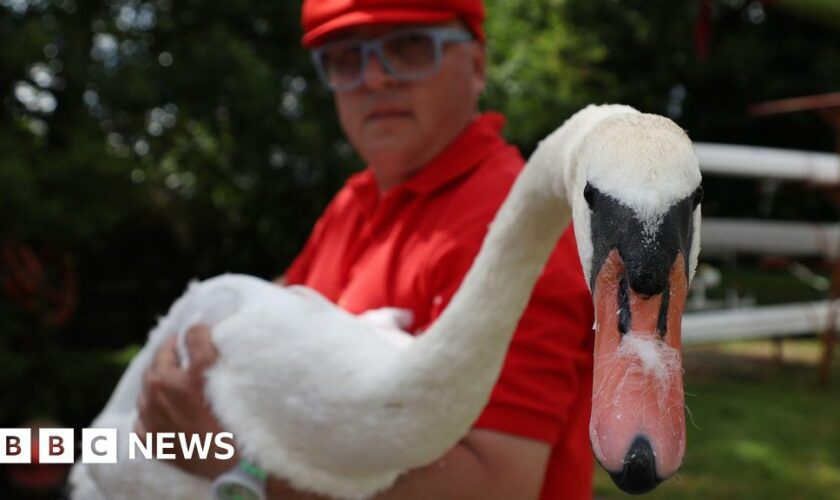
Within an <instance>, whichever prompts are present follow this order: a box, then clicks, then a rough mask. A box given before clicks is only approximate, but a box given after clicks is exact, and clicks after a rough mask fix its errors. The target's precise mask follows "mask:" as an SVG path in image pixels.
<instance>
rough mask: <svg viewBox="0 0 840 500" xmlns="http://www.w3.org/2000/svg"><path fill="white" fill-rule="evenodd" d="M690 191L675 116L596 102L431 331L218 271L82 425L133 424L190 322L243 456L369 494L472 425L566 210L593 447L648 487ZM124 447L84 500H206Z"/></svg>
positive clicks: (95, 474)
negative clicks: (169, 345) (586, 346)
mask: <svg viewBox="0 0 840 500" xmlns="http://www.w3.org/2000/svg"><path fill="white" fill-rule="evenodd" d="M699 184H700V173H699V169H698V165H697V159H696V157H695V155H694V152H693V149H692V146H691V143H690V141H689V140H688V138H687V137H686V135H685V133H684V132H683V131H682V130H681V129H680V128H679V127H677V126H676V125H675V124H674V123H673V122H671V121H670V120H667V119H665V118H662V117H659V116H655V115H647V114H641V113H639V112H637V111H636V110H634V109H632V108H630V107H627V106H616V105H612V106H589V107H587V108H586V109H584V110H582V111H580V112H578V113H577V114H575V115H574V116H573V117H572V118H570V119H569V120H568V121H567V122H566V123H565V124H564V125H563V126H562V127H560V128H559V129H558V130H557V131H555V132H554V133H553V134H551V135H550V136H549V137H548V138H547V139H545V140H544V141H542V142H541V143H540V146H539V148H538V149H537V151H536V152H535V153H534V154H533V156H532V157H531V159H530V160H529V162H528V164H527V165H526V167H525V169H524V170H523V171H522V173H521V174H520V176H519V177H518V178H517V180H516V182H515V184H514V187H513V189H512V190H511V193H510V195H509V197H508V199H507V200H506V201H505V202H504V204H503V206H502V208H501V209H500V210H499V212H498V214H497V216H496V218H495V220H494V221H493V223H492V225H491V227H490V230H489V232H488V235H487V237H486V239H485V241H484V244H483V246H482V248H481V251H480V252H479V254H478V256H477V258H476V260H475V262H474V264H473V266H472V268H471V269H470V271H469V272H468V274H467V276H466V278H465V279H464V281H463V285H462V287H461V289H460V290H459V291H458V292H457V293H456V295H455V296H454V298H453V299H452V301H451V303H450V305H449V307H448V308H447V309H446V311H445V312H444V313H443V315H442V316H441V317H440V318H439V319H438V320H437V321H436V322H435V323H434V325H433V326H432V327H431V328H430V329H429V330H428V331H427V332H426V333H425V334H423V335H421V336H419V337H416V338H415V337H411V336H409V335H407V334H405V333H402V332H400V331H399V330H398V329H397V328H396V327H393V328H387V327H386V328H383V327H381V326H378V327H377V326H373V325H372V322H371V321H369V320H365V319H360V318H359V317H356V316H353V315H351V314H349V313H347V312H345V311H343V310H341V309H340V308H338V307H337V306H335V305H334V304H332V303H330V302H329V301H328V300H326V299H324V298H323V297H321V296H320V295H318V294H317V293H314V292H312V291H306V292H303V291H301V290H300V289H297V290H296V289H288V288H281V287H278V286H275V285H272V284H270V283H268V282H265V281H262V280H258V279H256V278H252V277H247V276H239V275H226V276H221V277H217V278H213V279H210V280H207V281H204V282H202V283H200V284H194V285H192V286H191V287H190V288H189V290H188V291H187V293H186V294H185V295H184V296H183V297H182V298H181V299H179V300H178V301H177V302H176V303H175V304H174V306H173V307H172V309H171V310H170V312H169V314H168V315H167V316H166V317H165V318H164V319H163V320H162V321H161V322H160V324H159V325H158V326H157V327H156V328H155V330H154V331H153V332H152V333H151V335H150V338H149V342H148V344H147V346H146V347H145V348H144V349H143V350H142V351H141V352H140V354H139V355H138V356H137V357H136V358H135V360H134V361H133V362H132V363H131V365H130V367H129V368H128V370H127V371H126V373H125V375H124V376H123V378H122V379H121V381H120V383H119V385H118V387H117V389H116V390H115V392H114V394H113V395H112V397H111V399H110V401H109V402H108V404H107V405H106V407H105V409H104V410H103V412H102V413H101V414H100V416H99V417H98V418H97V419H96V421H95V422H94V424H93V426H94V427H117V428H119V429H120V435H121V436H124V434H125V433H126V432H128V431H130V430H131V429H133V426H134V422H135V419H136V410H135V405H136V399H137V396H138V394H139V393H140V390H141V383H142V374H143V372H144V371H145V369H146V367H147V366H148V365H149V361H150V360H151V357H152V355H153V353H154V351H155V350H156V348H157V346H159V345H160V344H161V343H162V342H163V341H164V339H165V338H166V337H167V336H168V335H171V334H172V332H175V331H183V330H184V329H186V328H187V327H188V326H189V325H190V324H192V323H194V322H198V321H202V322H205V323H209V324H210V325H212V326H213V338H214V341H215V343H216V345H217V347H218V350H219V352H220V358H219V360H218V362H217V363H216V364H215V365H214V366H213V367H212V368H211V369H210V370H209V371H208V382H207V389H206V390H207V396H208V399H209V400H210V401H211V405H212V407H213V410H214V411H215V413H216V414H217V415H218V417H219V419H220V421H221V423H222V424H223V426H224V427H225V428H226V429H228V430H230V431H231V432H232V433H233V434H234V436H236V440H237V444H238V446H239V447H240V449H241V450H242V452H243V455H245V456H246V457H248V458H249V459H250V460H252V461H254V462H255V463H256V464H258V465H259V466H261V467H263V468H265V469H266V470H268V471H270V472H271V473H272V474H274V475H276V476H279V477H283V478H285V479H287V480H288V481H290V483H291V484H292V485H293V486H295V487H297V488H300V489H303V490H309V491H314V492H317V493H321V494H326V495H330V496H334V497H341V498H366V497H369V496H371V495H373V494H375V493H376V492H378V491H381V490H383V489H385V488H387V487H389V486H390V485H392V484H393V483H394V481H395V480H396V478H397V477H398V476H399V475H400V474H401V473H403V472H404V471H406V470H409V469H412V468H416V467H419V466H423V465H425V464H428V463H430V462H432V461H434V460H435V459H437V458H438V457H440V456H442V455H443V454H444V453H445V452H446V451H447V450H448V449H450V448H451V447H452V446H453V445H454V444H455V443H456V442H457V441H458V440H459V439H460V438H461V437H463V436H464V435H465V434H466V433H467V432H468V430H469V428H470V426H471V425H472V423H473V422H474V420H475V419H476V418H477V417H478V415H479V413H480V412H481V410H482V409H483V407H484V406H485V404H486V403H487V400H488V398H489V394H490V391H491V389H492V387H493V385H494V383H495V381H496V378H497V376H498V374H499V371H500V368H501V366H502V361H503V359H504V356H505V352H506V347H507V345H508V342H509V341H510V338H511V336H512V333H513V331H514V329H515V327H516V325H517V322H518V319H519V317H520V315H521V313H522V312H523V310H524V308H525V306H526V304H527V302H528V299H529V296H530V293H531V289H532V287H533V285H534V283H535V282H536V280H537V278H538V276H539V275H540V273H541V270H542V268H543V265H544V264H545V262H546V260H547V258H548V256H549V254H550V252H551V250H552V249H553V248H554V246H555V244H556V242H557V240H558V238H559V236H560V235H561V234H562V232H563V231H564V229H565V228H566V227H567V226H568V224H569V222H570V218H571V217H572V214H573V216H574V222H575V231H576V236H577V241H578V246H579V251H580V257H581V261H582V263H583V267H584V271H585V273H586V279H587V282H588V283H589V284H590V286H591V287H592V288H593V297H594V302H595V307H596V318H597V323H596V330H597V333H596V335H597V340H596V344H597V347H596V352H595V357H596V367H595V395H594V398H593V416H592V427H591V433H590V434H591V438H592V444H593V449H594V450H595V453H596V456H597V458H598V459H599V460H600V461H601V463H602V465H604V466H605V467H606V468H607V470H608V471H610V472H611V473H613V475H614V479H615V480H616V482H617V483H618V484H619V485H620V486H622V487H623V488H625V489H627V490H629V491H643V490H645V489H649V488H652V487H653V486H655V484H656V483H657V482H658V481H659V480H661V478H664V477H667V476H669V475H670V474H672V473H673V472H674V471H675V470H676V469H677V467H679V465H680V463H681V460H682V455H683V451H684V446H685V439H684V436H685V430H684V427H685V424H684V416H683V406H682V405H683V400H682V376H681V370H680V365H679V352H678V351H676V350H675V349H679V344H680V340H679V336H680V335H679V325H680V317H681V314H682V307H683V304H684V302H685V297H686V294H687V286H688V282H689V280H690V277H691V275H692V274H693V272H694V268H695V266H696V262H697V254H698V251H699V223H700V209H699V199H698V196H697V192H698V190H699ZM380 323H381V322H380ZM669 346H670V347H669ZM124 448H125V446H123V449H122V450H121V451H120V453H121V455H122V456H121V460H120V463H119V464H117V465H92V464H89V465H81V464H78V465H76V467H75V468H74V471H73V473H72V476H71V482H72V484H73V486H74V488H75V490H74V495H75V497H76V498H85V499H88V498H96V495H97V492H99V493H101V494H102V495H103V496H105V497H107V498H190V499H192V498H206V497H207V495H208V483H207V482H206V481H204V480H201V479H198V478H194V477H191V476H188V475H187V474H184V473H182V472H180V471H178V470H176V469H175V468H173V467H170V466H168V465H165V464H163V463H161V462H155V461H150V460H128V459H127V457H125V450H124Z"/></svg>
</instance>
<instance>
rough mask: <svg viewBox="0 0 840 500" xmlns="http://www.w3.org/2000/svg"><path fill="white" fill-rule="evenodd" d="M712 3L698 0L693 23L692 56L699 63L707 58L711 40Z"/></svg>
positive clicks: (706, 0)
mask: <svg viewBox="0 0 840 500" xmlns="http://www.w3.org/2000/svg"><path fill="white" fill-rule="evenodd" d="M713 1H714V0H700V8H699V10H698V11H697V21H696V22H695V23H694V54H695V55H696V56H697V59H699V60H701V61H705V60H706V59H708V58H709V42H710V41H711V39H712V9H713V6H712V2H713Z"/></svg>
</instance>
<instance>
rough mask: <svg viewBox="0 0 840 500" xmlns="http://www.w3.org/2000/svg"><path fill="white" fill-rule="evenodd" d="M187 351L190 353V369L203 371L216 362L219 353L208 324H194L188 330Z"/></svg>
mask: <svg viewBox="0 0 840 500" xmlns="http://www.w3.org/2000/svg"><path fill="white" fill-rule="evenodd" d="M186 341H187V352H188V353H189V355H190V370H198V371H202V370H204V369H205V368H207V367H208V366H210V365H212V364H213V363H215V362H216V358H218V357H219V353H218V352H217V351H216V346H215V345H214V344H213V339H212V337H211V336H210V328H209V327H207V325H203V324H198V325H193V326H192V327H190V329H189V330H187V338H186Z"/></svg>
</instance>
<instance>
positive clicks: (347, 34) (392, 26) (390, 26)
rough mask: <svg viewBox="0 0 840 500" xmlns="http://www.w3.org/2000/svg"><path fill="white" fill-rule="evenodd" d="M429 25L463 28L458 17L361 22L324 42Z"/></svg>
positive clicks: (361, 38)
mask: <svg viewBox="0 0 840 500" xmlns="http://www.w3.org/2000/svg"><path fill="white" fill-rule="evenodd" d="M429 27H446V28H465V27H466V26H465V25H464V23H463V22H461V21H460V20H458V19H453V20H451V21H445V22H439V23H376V24H363V25H360V26H350V27H347V28H343V29H340V30H336V32H335V33H331V34H330V35H329V36H328V37H326V38H325V40H324V41H325V42H326V43H329V42H336V41H340V40H367V39H370V38H377V37H380V36H382V35H387V34H388V33H393V32H395V31H402V30H407V29H411V28H429Z"/></svg>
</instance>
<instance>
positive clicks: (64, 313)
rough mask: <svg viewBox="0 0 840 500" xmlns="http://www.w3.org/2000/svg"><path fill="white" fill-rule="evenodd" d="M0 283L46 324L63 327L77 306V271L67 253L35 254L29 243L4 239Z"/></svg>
mask: <svg viewBox="0 0 840 500" xmlns="http://www.w3.org/2000/svg"><path fill="white" fill-rule="evenodd" d="M0 285H2V288H3V292H4V293H5V294H6V296H8V297H9V298H10V299H11V300H12V301H13V302H15V303H17V304H18V305H19V306H20V307H22V308H23V309H24V310H26V311H28V312H29V313H31V314H34V315H36V316H37V317H38V318H39V319H40V320H41V323H43V324H44V325H45V326H49V327H53V328H58V327H61V326H63V325H64V324H66V323H67V321H69V320H70V318H71V317H72V315H73V311H74V310H75V308H76V294H77V279H76V270H75V267H74V265H73V259H72V257H71V256H70V254H68V253H64V252H62V253H58V252H54V251H42V252H38V253H36V252H35V251H34V250H32V248H31V247H30V246H29V245H26V244H23V243H20V242H16V241H6V242H4V243H3V244H2V245H0Z"/></svg>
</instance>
